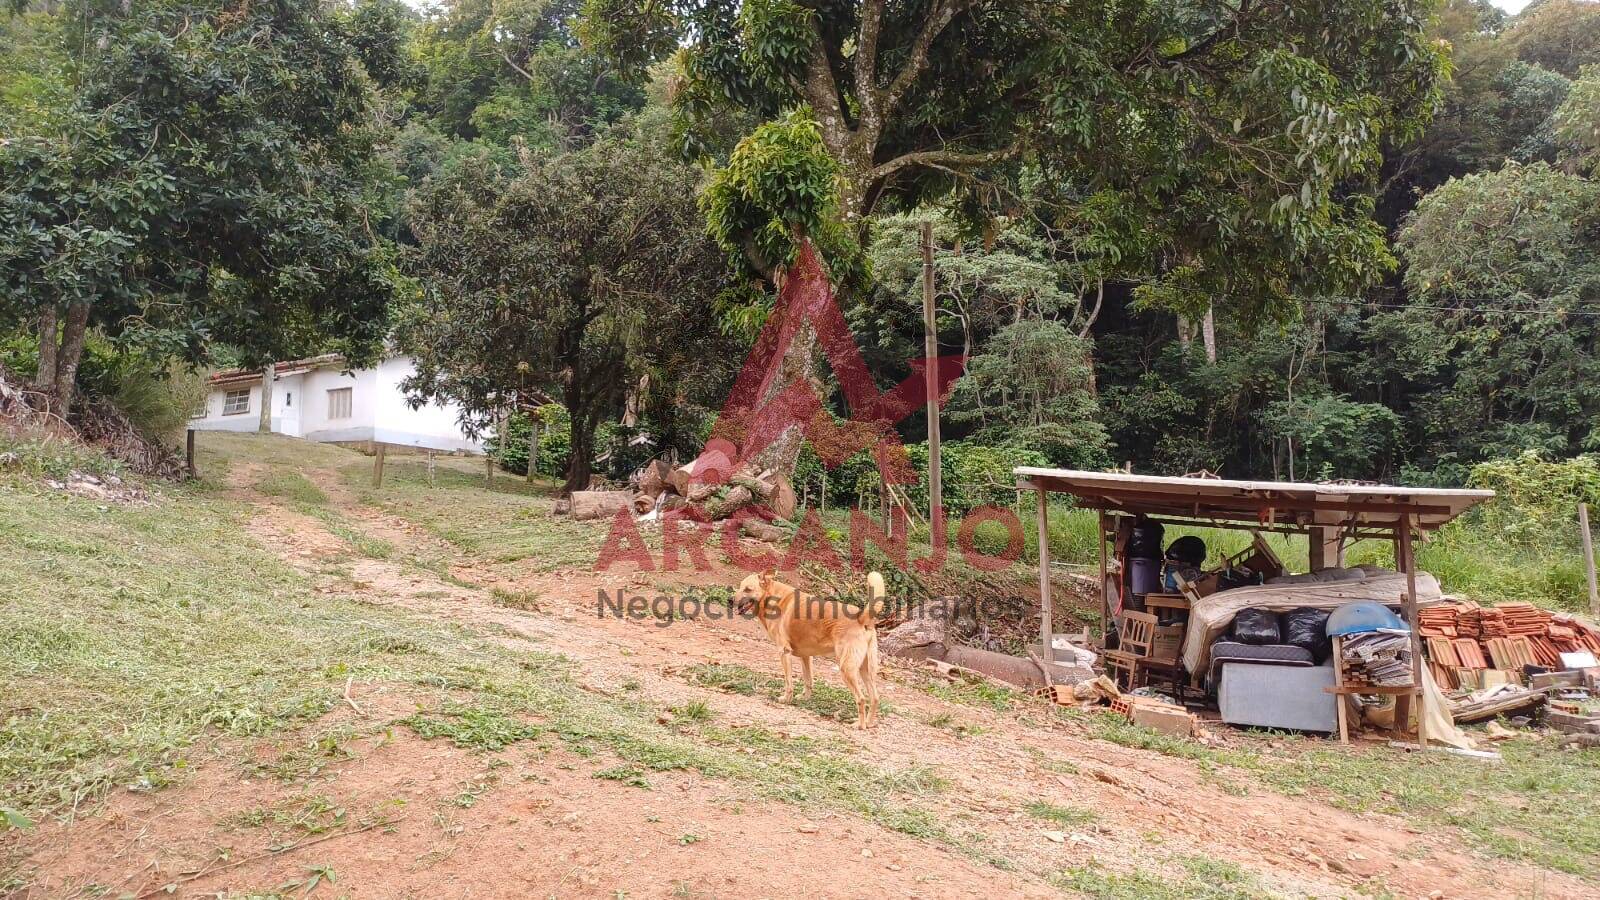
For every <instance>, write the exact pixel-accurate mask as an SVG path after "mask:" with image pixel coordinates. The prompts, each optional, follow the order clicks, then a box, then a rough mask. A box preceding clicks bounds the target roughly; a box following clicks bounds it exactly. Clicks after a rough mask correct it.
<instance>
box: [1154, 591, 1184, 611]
mask: <svg viewBox="0 0 1600 900" xmlns="http://www.w3.org/2000/svg"><path fill="white" fill-rule="evenodd" d="M1144 608H1145V609H1181V610H1188V609H1189V598H1188V597H1185V596H1184V595H1182V594H1145V595H1144Z"/></svg>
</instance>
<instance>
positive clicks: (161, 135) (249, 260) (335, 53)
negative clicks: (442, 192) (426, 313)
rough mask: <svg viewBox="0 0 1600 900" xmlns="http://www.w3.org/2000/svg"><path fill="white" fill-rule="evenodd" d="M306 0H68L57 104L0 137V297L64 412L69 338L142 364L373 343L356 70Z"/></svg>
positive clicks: (366, 353)
mask: <svg viewBox="0 0 1600 900" xmlns="http://www.w3.org/2000/svg"><path fill="white" fill-rule="evenodd" d="M347 26H348V23H347V19H346V16H345V14H344V13H341V12H337V11H335V10H333V9H332V8H330V7H327V6H325V5H323V4H320V3H315V2H311V0H253V2H249V3H240V2H233V0H167V2H155V3H140V4H134V5H116V6H111V5H105V4H99V3H93V2H90V0H74V2H72V3H69V4H67V5H66V6H65V7H63V8H62V11H61V12H60V13H59V14H57V15H56V17H55V18H54V26H53V31H52V33H53V34H54V35H55V37H56V39H57V40H59V41H62V42H64V43H65V45H66V49H67V51H68V52H66V53H65V54H64V55H65V56H66V57H67V58H68V59H70V60H72V64H71V65H70V66H68V67H67V69H66V71H65V74H64V80H65V85H64V87H65V91H64V96H66V97H68V98H69V100H68V102H67V103H66V105H65V107H64V108H58V109H55V110H53V111H51V112H50V113H49V114H41V115H35V116H32V117H28V118H26V119H24V120H23V121H22V125H23V126H24V127H22V128H20V129H19V131H18V132H17V133H14V134H12V135H11V136H8V138H7V139H5V140H4V141H0V304H3V305H4V306H5V308H6V310H7V311H8V312H10V313H11V314H12V315H14V316H17V317H25V318H27V319H29V320H31V321H32V322H33V323H34V329H35V331H36V333H37V335H38V339H39V368H38V387H39V388H40V389H41V391H42V392H44V393H45V394H46V395H47V396H51V397H53V398H54V405H55V406H57V407H58V409H59V411H61V412H63V413H65V412H66V411H68V409H69V408H70V405H71V402H72V398H73V393H74V389H75V378H76V372H77V366H78V362H79V360H80V359H81V356H82V352H83V342H84V337H85V332H86V330H87V329H88V328H89V327H90V326H92V325H96V324H98V325H99V326H101V327H103V328H104V329H106V330H107V332H108V333H110V334H112V335H113V336H116V337H119V338H121V339H123V340H125V341H127V342H129V343H131V344H134V345H136V346H138V347H139V348H140V349H142V350H143V351H145V352H148V353H150V354H153V355H156V356H160V357H171V356H175V357H180V358H184V359H187V360H189V361H191V362H200V361H203V360H204V359H205V358H206V356H207V352H208V349H209V348H210V347H211V346H212V345H213V344H215V343H217V342H225V343H227V344H230V345H232V346H233V347H234V348H236V349H237V350H238V353H239V358H240V359H241V360H242V361H243V362H245V363H261V362H264V361H267V360H270V359H272V358H274V357H281V356H286V355H295V354H299V353H304V352H306V351H308V350H312V349H333V350H340V351H343V352H345V353H346V354H347V355H348V356H349V357H350V358H351V359H352V361H360V360H362V359H364V358H370V357H371V356H372V355H374V354H375V353H376V352H377V351H378V350H379V349H380V345H381V341H382V339H383V337H384V335H385V333H386V330H387V325H386V316H385V311H386V307H387V303H388V300H389V297H390V295H391V293H392V290H393V288H392V282H391V277H390V276H391V272H392V269H393V266H392V262H391V260H390V256H391V254H390V253H389V251H388V250H387V249H386V246H385V244H384V242H383V241H381V240H380V239H378V238H376V237H375V236H374V231H373V223H372V222H371V220H370V218H369V216H368V214H367V206H368V202H369V200H370V199H371V197H372V195H373V192H374V190H375V185H378V184H380V183H381V181H382V179H383V177H384V173H383V171H382V169H381V167H379V166H378V165H376V163H375V154H374V140H375V135H376V132H375V129H374V128H373V126H372V122H371V117H370V108H369V101H370V95H371V81H370V79H369V77H368V76H367V74H366V73H365V71H364V68H363V65H362V62H361V57H360V55H359V54H358V52H357V48H356V47H355V46H354V45H353V44H352V42H351V40H350V39H349V32H348V30H347Z"/></svg>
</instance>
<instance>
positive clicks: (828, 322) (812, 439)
mask: <svg viewBox="0 0 1600 900" xmlns="http://www.w3.org/2000/svg"><path fill="white" fill-rule="evenodd" d="M808 327H809V328H810V329H811V330H812V331H814V332H815V334H816V337H817V345H818V347H819V349H821V351H822V354H823V357H824V358H825V359H826V360H827V362H828V365H829V367H830V368H831V369H832V371H833V377H834V378H835V379H836V380H837V381H838V384H839V388H840V391H841V393H842V394H843V395H844V399H845V402H846V404H847V405H848V407H849V411H850V416H849V418H848V419H847V420H846V421H844V422H843V423H842V424H841V423H838V422H835V421H834V418H833V416H831V415H830V414H829V413H828V411H827V409H826V408H825V406H824V404H823V398H822V396H820V395H819V393H818V391H817V387H816V385H815V384H813V382H812V379H811V378H810V373H809V372H805V371H799V372H796V371H790V370H789V369H790V368H791V367H788V366H786V365H785V361H786V359H787V358H788V355H789V350H790V349H791V347H792V346H793V344H794V342H795V340H797V339H799V338H800V337H801V334H802V329H804V328H808ZM965 363H966V360H965V359H964V358H963V357H960V356H941V357H937V358H936V359H935V360H934V361H933V364H932V365H933V379H932V380H933V383H934V390H935V392H936V396H937V403H938V404H939V405H940V406H943V404H944V403H945V401H946V400H948V398H949V388H950V386H951V384H953V383H954V382H955V380H956V379H957V378H960V377H961V374H962V372H963V371H964V368H965ZM910 365H911V369H912V374H911V375H910V376H909V377H908V378H906V379H905V380H904V381H902V382H901V383H900V384H898V385H896V386H894V387H893V388H890V389H889V390H886V391H881V390H879V388H878V386H877V384H876V382H875V381H874V380H873V378H872V374H871V373H870V372H869V371H868V370H867V364H866V359H865V358H864V357H863V356H862V354H861V348H860V346H859V345H857V343H856V341H855V336H854V335H852V334H851V333H850V328H849V325H848V324H847V323H846V322H845V318H844V313H843V312H842V311H841V310H840V308H839V304H838V302H837V301H836V299H835V298H834V295H833V288H832V285H831V284H830V283H829V282H828V278H827V275H826V274H825V273H824V272H823V270H822V265H821V263H820V262H819V261H818V259H817V255H816V252H815V250H814V249H813V248H812V246H811V244H810V242H809V241H808V242H806V243H805V244H803V245H802V247H801V249H800V252H799V255H798V258H797V259H796V261H795V264H794V265H793V266H792V267H791V268H790V269H789V270H788V273H787V277H786V278H785V280H784V282H783V287H782V290H781V291H780V292H779V297H778V302H777V304H776V306H775V307H774V308H773V311H772V315H771V316H770V317H768V319H767V322H766V324H765V325H763V326H762V329H761V333H760V334H759V335H758V336H757V338H756V342H755V346H754V347H752V348H751V350H750V353H749V354H748V355H747V356H746V357H745V361H744V365H743V366H741V367H740V369H739V374H738V377H737V378H736V379H735V381H734V385H733V390H732V391H731V392H730V393H729V395H728V399H727V402H726V403H724V404H723V408H722V413H721V415H720V416H719V417H718V418H717V423H716V425H715V426H714V427H713V429H712V432H711V437H710V439H709V440H707V441H706V446H705V450H704V451H703V452H702V453H701V455H700V457H699V458H698V459H697V460H696V461H695V474H694V476H693V480H692V483H694V484H698V485H710V486H715V485H721V484H725V483H727V482H728V480H729V479H730V478H732V476H733V474H734V473H735V472H738V471H741V468H742V467H744V466H745V465H746V464H747V463H749V462H751V461H753V460H755V459H756V458H757V457H758V455H759V454H761V453H762V452H763V451H765V450H767V449H768V448H769V447H771V446H772V445H773V444H774V443H775V442H777V441H779V440H784V439H792V436H789V437H787V438H786V435H787V434H788V433H789V432H790V431H791V429H794V430H797V431H798V432H799V433H800V435H802V436H803V437H804V438H805V440H806V441H808V442H809V443H810V445H811V447H812V449H813V450H814V451H815V452H816V454H817V456H818V457H819V458H820V459H821V460H822V462H823V464H824V465H825V466H827V467H828V468H830V469H831V468H835V467H837V466H838V465H840V464H841V463H843V462H844V461H845V460H846V459H848V458H849V457H851V456H852V455H854V454H856V453H858V452H860V451H861V450H866V449H871V450H872V453H873V457H874V459H875V460H876V462H877V466H878V471H879V472H880V473H882V476H883V480H884V481H885V482H886V483H888V484H915V483H916V482H917V473H916V472H915V471H914V470H913V468H912V466H911V462H910V458H909V456H908V455H907V453H906V448H905V445H904V444H903V443H901V441H900V438H899V436H898V435H897V434H896V432H895V426H896V425H897V424H899V423H900V422H901V421H903V420H904V419H905V418H906V417H907V416H910V415H912V414H913V413H915V412H916V411H918V410H920V409H922V408H923V407H924V406H925V405H926V404H927V400H928V382H929V379H928V368H929V362H928V360H926V359H923V358H921V357H918V358H916V359H913V360H911V361H910ZM783 379H787V380H786V381H784V380H783ZM895 509H896V510H897V513H896V514H895V516H896V520H895V521H894V522H892V523H890V522H885V523H883V524H882V525H880V524H879V523H878V522H876V521H874V519H873V518H872V517H870V516H868V515H867V514H866V513H864V512H862V511H861V510H859V509H852V510H850V528H849V547H848V556H849V560H848V563H846V560H845V557H844V556H842V555H841V554H840V552H839V548H838V547H836V546H835V545H834V542H833V539H832V538H831V537H830V535H829V533H828V529H827V528H826V527H825V526H824V525H823V522H822V518H821V516H820V515H819V514H818V512H817V511H816V510H814V509H806V510H805V511H804V515H803V516H802V517H801V520H800V522H799V523H798V526H799V527H798V530H797V531H796V532H795V534H794V537H793V538H791V539H790V541H789V545H788V548H787V550H786V551H785V552H784V553H783V554H782V555H781V556H780V555H779V554H777V553H774V552H771V551H764V550H763V551H751V550H749V549H747V548H745V547H744V546H743V545H742V544H741V542H740V539H739V530H740V528H741V526H742V525H743V524H744V523H746V522H748V521H751V520H753V519H761V520H771V519H773V518H776V516H775V515H774V514H773V512H772V511H771V510H770V509H769V508H767V507H764V506H760V505H752V506H746V507H744V508H741V509H739V510H737V511H736V512H734V513H733V514H732V515H730V516H728V517H727V518H726V519H723V520H721V521H720V522H710V521H707V520H706V519H705V517H704V516H703V515H702V514H701V513H700V512H699V510H698V509H696V508H694V507H686V508H684V509H681V510H673V511H670V512H667V513H665V514H663V515H662V517H661V524H662V535H663V537H662V551H661V559H660V561H659V568H660V570H662V571H668V572H670V571H677V570H678V569H679V567H680V565H684V564H686V565H687V566H688V567H690V568H692V569H694V570H700V571H705V570H709V569H712V568H713V566H712V565H711V559H710V556H709V554H708V544H709V543H711V542H712V541H715V542H716V544H717V546H718V547H719V548H720V549H721V551H722V552H723V554H725V555H726V557H727V558H728V561H729V563H730V564H731V565H732V566H734V567H735V568H737V569H741V570H744V571H747V572H759V571H765V570H768V569H778V570H780V571H796V570H798V569H799V568H800V567H801V566H802V565H805V564H806V563H814V564H816V565H820V566H822V567H824V568H826V569H829V570H833V571H844V570H845V568H846V566H847V565H848V566H849V567H850V568H853V569H855V570H857V571H865V570H866V568H867V562H866V553H867V551H866V547H867V544H868V543H871V544H873V545H874V546H876V547H878V548H879V549H880V550H881V551H882V552H883V553H884V554H885V555H886V556H888V557H889V559H890V560H891V561H892V562H893V563H894V564H895V565H896V566H898V567H900V568H905V567H906V566H907V565H914V566H916V567H917V568H918V569H919V570H921V571H923V572H933V571H937V570H938V569H940V568H942V567H943V566H944V564H945V555H946V551H945V548H946V547H947V546H948V540H947V533H946V526H945V523H946V517H945V515H944V510H942V509H941V510H938V511H936V513H935V514H933V515H931V517H930V521H931V522H932V528H933V540H932V541H931V545H932V549H931V552H930V553H929V554H928V555H927V556H925V557H921V558H918V559H911V558H910V548H909V547H908V541H907V534H908V532H909V530H910V522H909V521H908V517H907V516H906V515H905V512H904V510H899V509H898V507H896V508H895ZM988 522H992V523H995V524H997V525H999V526H1000V527H1002V528H1004V529H1005V532H1006V546H1005V549H1004V550H1003V551H1001V552H1000V553H999V554H998V555H994V554H986V553H983V552H982V551H980V549H979V548H978V546H977V545H978V542H977V530H978V528H979V527H980V526H982V525H983V524H984V523H988ZM956 543H957V547H958V548H959V550H960V552H961V554H962V557H963V558H964V559H965V560H966V561H967V563H968V564H969V565H971V566H973V567H974V568H977V569H981V570H985V571H996V570H999V569H1003V568H1005V567H1006V566H1008V565H1010V564H1011V563H1013V562H1015V561H1016V560H1017V559H1018V558H1020V557H1021V555H1022V548H1023V544H1024V537H1023V531H1022V523H1021V522H1020V521H1019V520H1018V519H1017V517H1016V514H1015V513H1013V512H1012V511H1011V510H1009V509H1006V508H1005V507H1000V506H980V507H977V508H975V509H973V510H971V511H969V512H968V513H967V515H966V516H964V517H963V518H962V520H961V522H960V524H959V526H958V528H957V531H956ZM622 562H628V563H632V564H633V565H634V566H637V567H638V568H639V569H640V570H642V571H655V570H656V569H657V568H658V565H657V560H656V559H655V558H654V556H653V555H652V553H651V551H650V549H649V547H648V546H647V545H646V543H645V541H644V538H643V537H642V536H641V535H640V533H639V530H638V527H637V524H636V523H635V521H634V518H633V514H632V512H631V511H630V510H627V509H623V510H619V511H618V512H617V514H616V516H615V517H614V518H613V519H612V523H611V531H610V533H609V534H608V535H607V536H606V540H605V543H604V544H603V545H602V546H601V548H600V554H599V558H598V560H597V561H596V565H595V568H596V570H599V571H604V570H606V569H609V568H611V567H612V566H613V565H616V564H618V563H622Z"/></svg>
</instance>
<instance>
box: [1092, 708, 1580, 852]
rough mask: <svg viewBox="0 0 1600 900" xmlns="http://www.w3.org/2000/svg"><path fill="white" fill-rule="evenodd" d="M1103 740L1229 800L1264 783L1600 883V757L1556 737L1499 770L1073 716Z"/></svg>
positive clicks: (1514, 754)
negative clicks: (1187, 769)
mask: <svg viewBox="0 0 1600 900" xmlns="http://www.w3.org/2000/svg"><path fill="white" fill-rule="evenodd" d="M1067 717H1068V718H1077V719H1078V720H1079V721H1083V722H1085V723H1086V724H1087V725H1088V728H1089V731H1090V733H1091V734H1092V735H1093V736H1095V737H1098V738H1101V739H1104V740H1108V741H1112V742H1114V743H1117V744H1120V745H1122V746H1125V747H1134V748H1137V749H1141V750H1154V751H1156V752H1158V753H1163V754H1166V755H1168V756H1175V757H1179V758H1183V759H1189V760H1194V761H1195V762H1197V763H1199V764H1200V767H1201V769H1202V777H1205V778H1207V779H1208V780H1212V781H1214V782H1216V783H1217V784H1219V786H1221V787H1222V788H1223V789H1224V790H1225V791H1227V792H1229V793H1234V794H1240V793H1244V792H1246V791H1247V790H1248V786H1249V785H1252V784H1263V785H1265V786H1266V787H1268V788H1270V789H1272V790H1275V791H1277V792H1279V793H1281V794H1286V795H1289V796H1310V797H1315V798H1317V799H1319V800H1322V801H1325V802H1327V803H1331V804H1333V805H1334V806H1338V807H1341V808H1344V809H1349V810H1352V811H1355V812H1369V811H1376V812H1384V813H1390V814H1393V815H1397V816H1401V817H1404V818H1406V819H1409V820H1411V821H1413V822H1417V823H1419V824H1421V825H1423V826H1425V827H1443V828H1453V829H1457V830H1459V832H1460V833H1461V834H1462V835H1463V836H1464V837H1465V838H1466V839H1467V840H1468V842H1469V843H1471V844H1472V845H1474V846H1476V847H1477V848H1478V849H1480V850H1481V851H1483V852H1485V853H1487V854H1490V855H1493V856H1497V857H1501V858H1504V859H1512V860H1518V861H1521V862H1529V863H1533V864H1535V865H1539V866H1543V867H1546V868H1550V869H1555V870H1557V871H1561V872H1567V873H1570V874H1573V875H1577V876H1579V877H1582V878H1585V879H1588V880H1591V881H1600V858H1597V857H1596V856H1595V855H1594V852H1593V848H1594V847H1595V846H1600V817H1597V816H1592V815H1585V814H1579V815H1574V814H1573V811H1574V810H1588V809H1594V808H1595V807H1596V806H1597V805H1600V749H1596V748H1588V749H1574V750H1562V749H1559V747H1558V744H1557V742H1556V741H1555V739H1553V738H1544V739H1541V738H1524V739H1521V740H1514V741H1508V742H1505V743H1502V744H1498V745H1496V749H1497V750H1499V751H1500V753H1501V754H1502V756H1503V760H1502V761H1501V762H1500V763H1498V764H1496V763H1490V762H1484V761H1482V760H1475V759H1467V758H1463V757H1457V756H1451V755H1449V754H1445V753H1426V754H1423V753H1409V754H1408V753H1399V752H1395V751H1394V750H1391V749H1389V748H1386V747H1377V748H1360V749H1357V748H1341V747H1338V746H1336V745H1330V744H1329V743H1328V742H1327V741H1326V740H1324V739H1321V738H1313V737H1297V736H1293V735H1274V736H1273V737H1272V741H1273V743H1272V744H1268V743H1267V742H1266V741H1265V740H1263V741H1261V742H1259V743H1257V742H1254V741H1252V740H1250V739H1248V738H1247V739H1246V740H1245V742H1244V745H1243V746H1242V747H1238V748H1223V749H1214V748H1211V747H1207V746H1205V745H1203V744H1199V743H1197V742H1195V741H1189V740H1184V739H1182V738H1176V737H1172V736H1170V735H1166V734H1162V733H1160V732H1158V731H1153V730H1151V729H1148V728H1141V727H1139V726H1136V725H1132V724H1130V723H1129V722H1127V720H1125V719H1123V718H1122V717H1121V716H1118V715H1114V714H1112V713H1109V712H1104V713H1090V714H1088V715H1087V716H1078V715H1075V714H1071V713H1069V714H1067Z"/></svg>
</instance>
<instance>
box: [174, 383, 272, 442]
mask: <svg viewBox="0 0 1600 900" xmlns="http://www.w3.org/2000/svg"><path fill="white" fill-rule="evenodd" d="M249 390H250V411H249V412H245V413H241V414H239V415H236V416H225V415H223V414H222V398H223V396H224V394H226V393H227V389H224V388H215V389H213V390H212V391H211V393H209V394H207V395H206V414H205V415H204V416H201V417H199V418H194V419H190V420H189V427H190V428H193V429H195V430H196V431H255V430H256V429H257V428H259V427H260V426H261V385H260V384H259V383H258V384H253V385H250V387H249Z"/></svg>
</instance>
